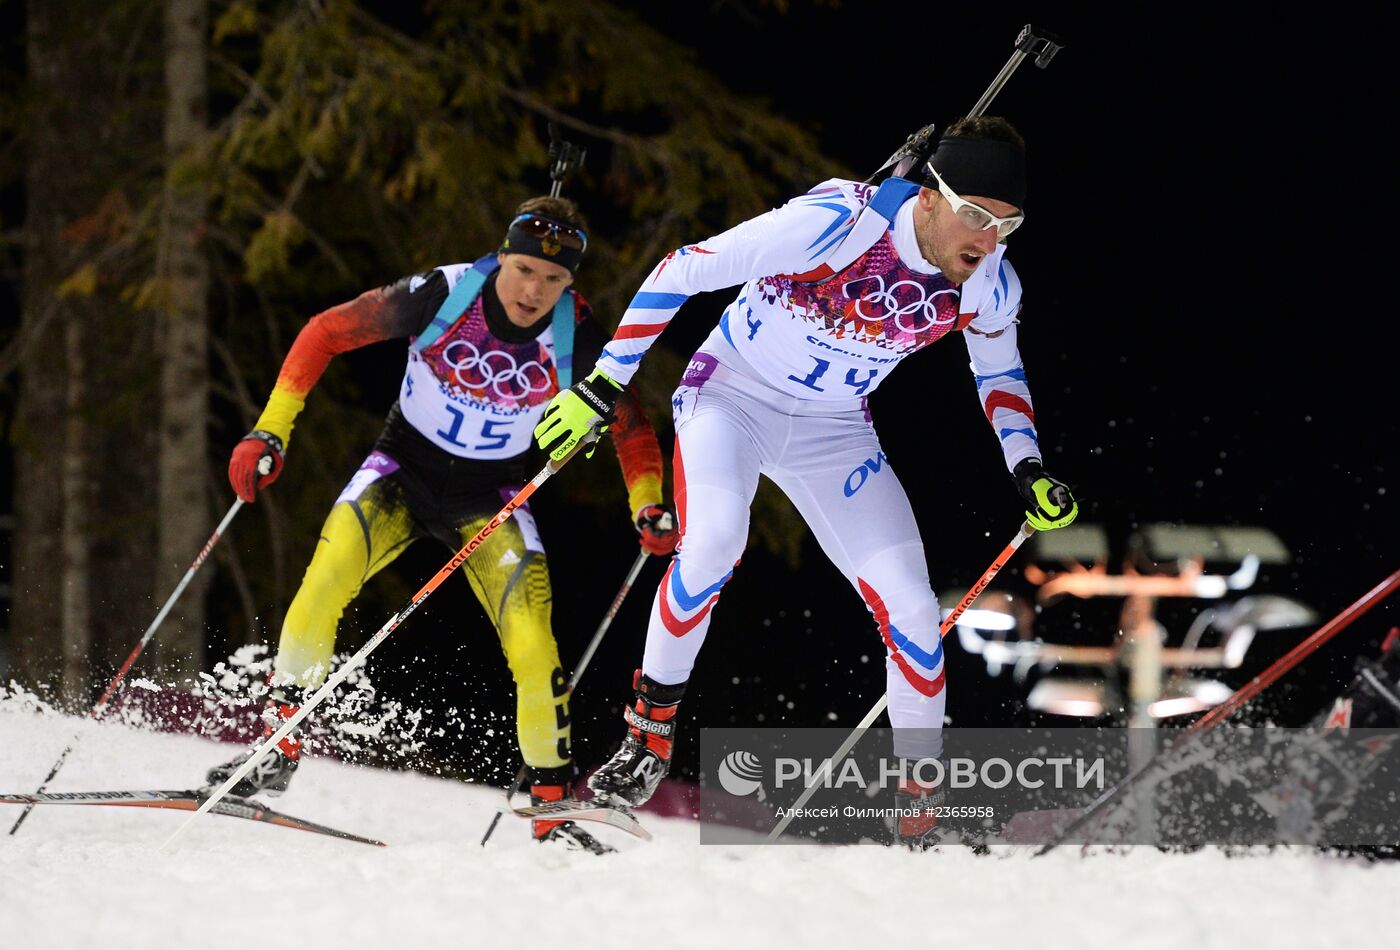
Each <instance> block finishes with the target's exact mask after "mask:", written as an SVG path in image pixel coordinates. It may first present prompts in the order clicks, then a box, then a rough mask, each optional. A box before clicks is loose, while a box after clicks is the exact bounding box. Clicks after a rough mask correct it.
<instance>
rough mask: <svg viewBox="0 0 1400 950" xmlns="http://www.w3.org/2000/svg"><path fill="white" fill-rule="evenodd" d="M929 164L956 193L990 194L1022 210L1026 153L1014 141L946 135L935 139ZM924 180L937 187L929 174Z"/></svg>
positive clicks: (1024, 202)
mask: <svg viewBox="0 0 1400 950" xmlns="http://www.w3.org/2000/svg"><path fill="white" fill-rule="evenodd" d="M929 164H931V165H932V166H933V167H934V168H935V169H937V170H938V174H939V175H940V176H941V177H942V179H943V183H944V184H946V185H947V186H948V187H949V188H951V189H953V191H955V192H957V193H958V194H959V195H975V196H977V197H981V198H994V199H995V200H997V201H1005V202H1006V203H1007V204H1010V205H1015V206H1016V207H1017V208H1018V209H1019V210H1021V211H1025V210H1026V153H1025V152H1023V151H1022V150H1021V149H1020V148H1019V147H1018V146H1017V145H1016V144H1015V143H1014V142H1003V141H1001V140H1000V139H971V138H962V137H959V136H950V137H948V138H944V139H941V140H940V141H939V143H938V148H937V150H935V151H934V153H933V156H932V157H931V158H930V159H929ZM927 184H928V186H929V187H930V188H936V187H938V183H937V182H936V181H934V180H933V176H932V175H929V176H928V180H927Z"/></svg>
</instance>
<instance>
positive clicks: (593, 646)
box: [481, 515, 670, 848]
mask: <svg viewBox="0 0 1400 950" xmlns="http://www.w3.org/2000/svg"><path fill="white" fill-rule="evenodd" d="M667 517H670V516H669V515H667ZM648 556H649V552H648V551H647V550H646V549H645V548H643V549H642V550H641V551H639V552H638V553H637V560H635V561H633V562H632V569H631V570H630V571H628V572H627V579H626V580H624V581H623V582H622V587H621V589H620V590H618V592H617V596H616V597H614V598H613V599H612V604H611V605H610V606H609V607H608V612H607V613H605V614H603V622H602V623H600V624H598V629H597V630H596V631H594V633H593V639H592V640H590V641H589V643H588V647H587V648H586V649H585V650H584V651H583V657H582V658H581V659H580V660H579V661H578V666H576V667H574V673H573V675H572V676H570V677H569V694H570V695H572V694H573V692H574V688H575V687H576V686H578V681H579V680H580V679H581V678H582V677H583V671H584V670H586V669H588V663H589V661H590V660H592V659H593V654H594V653H595V652H596V651H597V649H598V644H600V643H602V642H603V634H605V633H607V632H608V627H609V626H611V625H612V622H613V618H614V617H616V616H617V612H618V611H619V610H620V609H621V608H622V601H623V600H624V599H626V597H627V592H628V591H630V590H631V589H632V584H633V583H634V582H635V581H636V580H637V575H638V574H640V573H641V572H642V565H643V564H645V563H646V562H647V557H648ZM529 771H530V767H529V766H528V765H521V766H520V771H519V772H516V773H515V781H513V782H511V783H510V786H509V787H508V788H507V789H506V804H507V805H509V804H510V800H511V799H512V798H514V797H515V793H516V792H517V791H519V789H520V786H521V785H522V784H523V783H524V781H525V776H526V774H527V773H528V772H529ZM501 814H502V813H501V812H496V814H495V815H493V816H492V817H491V824H490V825H488V826H487V828H486V834H484V835H482V836H481V846H482V847H483V848H484V847H486V842H488V841H490V840H491V835H492V834H493V833H494V832H495V831H496V825H498V824H499V823H500V821H501Z"/></svg>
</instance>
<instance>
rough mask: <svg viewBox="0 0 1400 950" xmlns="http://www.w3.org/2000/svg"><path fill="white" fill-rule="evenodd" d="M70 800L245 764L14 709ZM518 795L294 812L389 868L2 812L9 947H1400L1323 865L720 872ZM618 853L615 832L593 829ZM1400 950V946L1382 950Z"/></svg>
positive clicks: (1226, 861)
mask: <svg viewBox="0 0 1400 950" xmlns="http://www.w3.org/2000/svg"><path fill="white" fill-rule="evenodd" d="M75 731H77V732H79V733H80V734H81V738H80V740H79V744H78V746H77V747H76V749H75V750H74V752H73V754H72V756H71V757H70V758H69V761H68V764H67V765H66V767H65V768H64V770H63V772H62V773H61V775H60V776H59V778H58V779H57V780H56V781H55V782H54V784H53V786H52V787H51V790H52V791H80V790H93V791H96V790H104V791H105V790H120V789H135V788H185V787H189V786H190V785H192V784H196V783H197V780H198V779H199V778H200V777H201V776H202V774H203V771H204V769H205V768H207V767H208V766H209V765H211V764H214V763H216V762H219V761H222V760H223V759H224V758H226V757H227V756H228V755H229V754H230V752H231V751H232V749H233V747H231V746H227V745H220V744H217V743H213V742H210V741H207V740H204V739H199V738H194V737H189V736H177V735H160V734H153V733H149V732H142V731H138V730H136V729H132V728H130V727H127V726H123V725H118V724H114V723H100V724H98V723H91V722H86V721H81V720H76V719H71V718H66V717H60V716H56V715H53V714H36V713H34V712H32V711H24V710H22V709H21V704H20V703H17V702H15V701H14V700H13V698H11V699H10V700H8V701H7V700H4V699H0V791H6V792H18V791H31V790H33V789H34V788H35V786H36V785H37V784H38V782H39V781H40V780H41V779H42V778H43V777H44V775H45V774H46V773H47V771H48V769H49V766H50V765H51V764H52V763H53V760H54V758H55V757H56V756H57V755H58V753H59V751H60V750H61V749H62V748H63V746H64V745H65V744H66V743H67V741H68V740H69V738H70V737H71V736H72V735H73V733H74V732H75ZM500 801H501V795H500V793H499V792H498V791H495V790H492V789H486V788H482V787H474V786H469V785H464V784H461V783H458V782H452V781H447V780H443V779H438V778H432V777H427V776H423V775H413V774H404V773H390V772H383V771H374V770H369V769H359V768H354V767H351V766H347V765H343V764H341V763H338V762H332V761H326V760H310V761H308V762H306V764H305V765H304V766H303V767H302V769H301V771H300V772H299V774H298V775H297V778H296V781H295V783H294V784H293V785H292V788H291V790H290V791H289V792H288V793H287V794H286V795H284V796H282V798H281V799H277V800H275V801H273V804H274V805H275V806H276V807H278V808H279V809H281V810H284V811H287V812H289V813H291V814H294V815H298V816H300V817H305V818H309V819H312V820H315V821H321V822H324V823H327V824H330V825H333V826H337V827H342V828H344V829H346V830H348V831H354V832H358V833H361V834H366V835H369V836H372V837H378V838H381V839H383V840H384V841H387V842H388V843H389V847H387V848H372V847H368V846H365V845H361V844H354V843H350V842H343V841H338V840H334V839H329V838H324V837H320V836H317V835H311V834H306V833H303V832H299V831H292V830H289V829H284V828H276V827H270V826H266V825H260V824H254V823H252V822H247V821H240V820H237V819H231V818H224V817H218V816H205V817H203V818H201V819H199V821H198V822H196V823H195V825H194V826H193V827H192V828H191V829H190V830H189V831H188V832H187V833H186V834H185V835H184V836H183V837H182V838H181V839H179V841H178V843H177V844H176V845H175V847H174V850H173V851H170V852H167V851H162V850H161V846H162V844H163V843H164V842H165V841H166V839H167V838H168V837H169V835H170V834H171V833H172V832H173V831H174V830H175V829H176V828H177V827H178V826H179V825H180V823H182V822H183V821H184V820H185V818H186V813H182V812H169V811H157V810H137V809H130V810H128V809H121V808H109V807H74V806H57V805H53V806H40V807H39V808H37V809H35V811H34V812H33V814H31V815H30V817H29V820H28V821H27V822H26V824H25V826H24V828H23V829H22V830H21V831H20V833H19V834H18V835H17V836H15V837H13V838H12V837H7V836H4V835H3V832H4V831H8V829H9V826H10V825H11V824H12V823H13V820H14V818H16V817H18V815H19V813H20V809H19V807H18V806H13V805H0V935H3V937H2V938H0V944H3V946H5V947H7V948H8V947H14V948H50V947H62V948H67V947H90V946H102V947H104V948H106V950H115V948H125V947H133V948H135V947H139V948H159V947H194V948H199V950H222V948H238V950H248V948H260V947H270V948H271V947H296V948H298V950H314V948H321V947H326V948H336V950H357V948H366V950H369V948H373V950H384V948H386V947H393V948H395V950H409V948H419V947H425V948H435V947H451V948H454V950H460V948H475V947H503V946H507V942H508V941H509V942H510V945H513V946H517V947H529V948H539V950H545V948H549V950H553V948H562V947H569V948H575V947H594V946H608V947H621V948H628V947H636V946H642V945H646V946H657V947H713V946H723V947H725V948H742V947H765V948H770V947H804V948H808V947H810V948H817V947H831V946H840V947H851V946H861V945H863V946H978V947H1017V948H1025V947H1069V946H1074V947H1094V946H1103V947H1112V948H1114V950H1122V948H1124V947H1132V948H1138V947H1163V948H1178V947H1183V946H1193V947H1230V948H1232V950H1233V948H1237V947H1239V946H1242V945H1244V946H1264V945H1268V946H1280V947H1289V946H1297V947H1303V946H1307V947H1317V946H1363V945H1365V946H1369V945H1372V943H1373V942H1374V941H1375V939H1376V938H1377V937H1378V936H1381V935H1385V934H1392V935H1393V934H1394V932H1395V910H1394V908H1395V901H1394V895H1395V894H1396V893H1397V892H1400V863H1389V864H1376V865H1370V864H1366V863H1364V862H1362V861H1358V860H1343V859H1337V858H1326V857H1320V856H1317V855H1315V854H1313V853H1310V852H1304V853H1281V854H1274V855H1271V856H1260V857H1248V858H1227V857H1225V856H1223V855H1221V854H1219V853H1215V852H1201V853H1197V854H1193V855H1164V854H1161V853H1159V852H1157V851H1155V850H1149V849H1144V848H1138V849H1136V850H1133V851H1131V852H1130V853H1122V854H1108V853H1097V854H1091V855H1089V856H1087V857H1084V856H1081V855H1080V853H1079V851H1078V849H1061V850H1060V852H1058V853H1055V854H1051V855H1049V856H1047V857H1046V858H1043V859H1038V860H1032V859H1031V858H1030V856H1029V853H1028V852H1025V851H1016V852H1014V853H1009V852H1003V853H1001V854H996V855H991V856H983V857H979V856H976V855H973V854H972V853H970V852H969V851H967V850H965V849H961V848H955V849H951V850H949V851H946V852H943V853H937V854H909V853H906V852H903V851H900V850H896V849H887V848H880V847H850V848H834V847H784V848H764V847H747V848H745V847H714V846H703V847H702V846H701V845H699V844H698V831H697V826H696V825H695V824H694V823H692V822H689V821H684V820H680V819H663V818H657V817H649V818H645V819H644V820H645V821H646V823H647V825H648V827H649V828H650V829H651V830H652V832H653V833H654V834H655V836H656V840H655V841H653V842H651V843H649V844H648V843H644V842H640V841H636V840H634V839H632V838H629V837H628V836H626V835H624V834H622V833H621V832H616V831H614V830H613V829H610V828H601V830H599V832H598V833H599V835H600V836H606V837H607V838H608V840H609V841H610V842H612V843H614V844H615V845H616V846H617V847H618V848H619V849H620V851H621V853H620V854H616V855H611V856H608V857H605V858H598V857H594V856H592V855H587V854H578V853H572V852H565V851H562V850H557V849H552V848H547V847H541V846H539V845H536V844H534V843H533V842H531V841H530V840H529V838H528V833H527V826H526V824H525V823H524V822H523V821H521V820H519V819H516V818H513V817H507V818H505V819H503V820H502V826H501V827H499V828H498V829H497V831H496V835H495V837H494V838H493V839H492V841H491V843H490V845H489V846H488V847H487V848H485V849H483V848H481V847H480V846H479V844H478V842H479V841H480V839H481V835H482V832H483V831H484V829H485V827H486V825H487V823H488V822H489V821H490V818H491V816H492V814H493V813H494V810H495V808H496V806H497V804H498V803H499V802H500ZM590 827H597V826H590ZM1384 939H1388V938H1384Z"/></svg>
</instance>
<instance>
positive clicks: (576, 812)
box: [509, 799, 651, 841]
mask: <svg viewBox="0 0 1400 950" xmlns="http://www.w3.org/2000/svg"><path fill="white" fill-rule="evenodd" d="M509 810H510V813H511V814H512V815H517V816H519V817H521V818H528V819H533V818H567V819H574V820H577V821H598V822H602V823H603V824H605V825H612V826H613V827H614V828H617V829H619V830H621V831H625V832H627V833H628V834H629V835H633V836H634V837H637V838H641V839H642V840H643V841H650V840H651V832H650V831H647V830H646V829H645V828H643V827H642V824H641V822H639V821H637V819H636V818H634V817H632V813H631V812H630V811H628V810H627V809H625V808H619V807H616V806H613V805H604V804H603V803H602V802H598V801H594V800H591V799H590V800H589V801H586V802H583V801H578V800H577V799H567V800H565V801H561V802H545V803H543V804H541V805H527V806H526V807H524V808H511V809H509Z"/></svg>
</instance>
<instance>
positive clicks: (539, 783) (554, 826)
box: [530, 764, 617, 854]
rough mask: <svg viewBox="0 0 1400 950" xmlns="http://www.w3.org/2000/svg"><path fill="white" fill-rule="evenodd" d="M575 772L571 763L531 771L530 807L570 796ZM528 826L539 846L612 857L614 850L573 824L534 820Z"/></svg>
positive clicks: (561, 821) (558, 820)
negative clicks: (544, 845) (610, 855)
mask: <svg viewBox="0 0 1400 950" xmlns="http://www.w3.org/2000/svg"><path fill="white" fill-rule="evenodd" d="M576 771H577V770H576V769H575V768H574V766H573V765H572V764H569V765H565V766H561V767H559V768H557V769H537V768H531V769H530V804H532V805H543V804H544V803H545V802H560V801H563V800H564V799H566V798H569V797H571V796H572V794H573V779H574V774H575V773H576ZM530 827H531V830H532V831H533V833H534V836H535V840H536V841H538V842H539V843H540V844H553V845H563V846H564V847H566V848H568V849H569V850H570V851H587V852H589V853H590V854H612V853H613V852H614V851H616V850H617V849H616V848H614V847H612V846H610V845H606V844H604V843H603V842H601V841H599V840H598V839H597V838H595V837H593V836H592V835H591V834H589V833H588V832H586V831H584V830H583V829H582V828H580V827H579V826H578V823H577V822H573V821H563V820H560V819H557V818H536V819H534V820H533V821H531V822H530Z"/></svg>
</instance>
